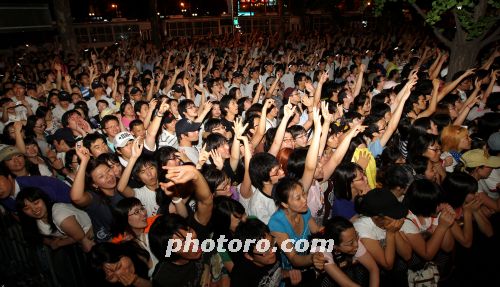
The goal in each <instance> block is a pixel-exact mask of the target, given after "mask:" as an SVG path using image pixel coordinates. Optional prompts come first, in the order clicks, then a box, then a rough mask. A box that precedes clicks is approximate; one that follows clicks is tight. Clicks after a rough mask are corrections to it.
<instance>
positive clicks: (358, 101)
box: [353, 94, 371, 116]
mask: <svg viewBox="0 0 500 287" xmlns="http://www.w3.org/2000/svg"><path fill="white" fill-rule="evenodd" d="M353 110H354V111H356V112H358V113H360V114H361V115H363V116H367V115H369V114H370V110H371V103H370V97H368V96H367V95H365V94H361V95H359V96H357V97H356V98H354V102H353Z"/></svg>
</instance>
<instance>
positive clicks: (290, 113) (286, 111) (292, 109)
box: [283, 99, 297, 118]
mask: <svg viewBox="0 0 500 287" xmlns="http://www.w3.org/2000/svg"><path fill="white" fill-rule="evenodd" d="M296 108H297V107H296V106H293V105H292V104H290V99H288V104H286V105H285V108H284V110H283V113H284V117H286V118H290V117H291V116H293V113H294V112H295V109H296Z"/></svg>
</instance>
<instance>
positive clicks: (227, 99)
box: [220, 95, 236, 116]
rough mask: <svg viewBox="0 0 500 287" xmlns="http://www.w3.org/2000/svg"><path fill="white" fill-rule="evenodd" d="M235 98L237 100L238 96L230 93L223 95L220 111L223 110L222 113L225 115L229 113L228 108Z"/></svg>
mask: <svg viewBox="0 0 500 287" xmlns="http://www.w3.org/2000/svg"><path fill="white" fill-rule="evenodd" d="M233 100H234V101H236V98H235V97H232V96H229V95H226V96H223V97H222V98H221V99H220V111H221V113H222V115H224V116H225V115H226V114H227V111H226V109H228V108H229V103H231V101H233Z"/></svg>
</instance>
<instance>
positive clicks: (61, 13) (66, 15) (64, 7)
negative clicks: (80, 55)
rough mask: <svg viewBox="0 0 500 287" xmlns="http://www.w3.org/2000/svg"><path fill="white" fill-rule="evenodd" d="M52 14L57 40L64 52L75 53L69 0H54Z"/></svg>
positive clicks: (74, 38) (75, 47)
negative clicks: (57, 35) (54, 20)
mask: <svg viewBox="0 0 500 287" xmlns="http://www.w3.org/2000/svg"><path fill="white" fill-rule="evenodd" d="M53 3H54V16H55V18H56V24H57V29H58V31H59V38H60V39H59V40H60V42H61V43H62V48H63V49H64V51H65V52H67V53H68V52H70V53H77V52H78V48H77V44H76V35H75V30H74V29H73V20H72V19H71V8H70V4H69V0H54V2H53Z"/></svg>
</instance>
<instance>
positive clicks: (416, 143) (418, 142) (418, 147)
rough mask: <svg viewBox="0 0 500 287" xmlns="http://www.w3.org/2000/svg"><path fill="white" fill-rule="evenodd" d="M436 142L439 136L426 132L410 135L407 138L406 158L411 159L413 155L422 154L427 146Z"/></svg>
mask: <svg viewBox="0 0 500 287" xmlns="http://www.w3.org/2000/svg"><path fill="white" fill-rule="evenodd" d="M437 142H439V138H438V137H437V136H436V135H432V134H428V133H425V134H421V135H418V136H416V135H412V136H410V138H409V139H408V159H410V160H411V159H412V158H413V157H416V156H419V155H423V154H424V153H425V151H426V150H427V148H429V146H431V145H432V144H433V143H437Z"/></svg>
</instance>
